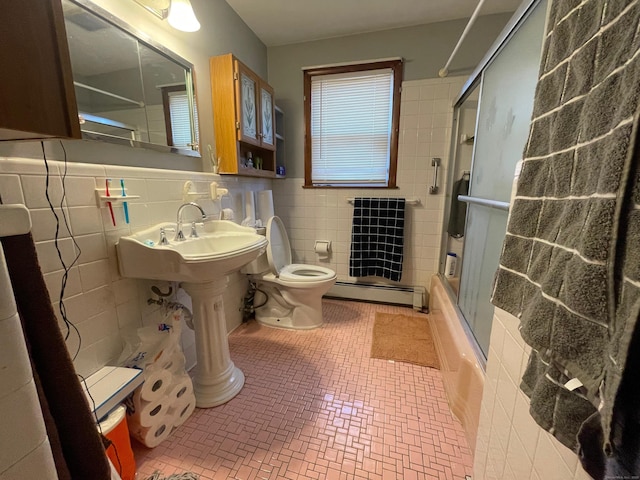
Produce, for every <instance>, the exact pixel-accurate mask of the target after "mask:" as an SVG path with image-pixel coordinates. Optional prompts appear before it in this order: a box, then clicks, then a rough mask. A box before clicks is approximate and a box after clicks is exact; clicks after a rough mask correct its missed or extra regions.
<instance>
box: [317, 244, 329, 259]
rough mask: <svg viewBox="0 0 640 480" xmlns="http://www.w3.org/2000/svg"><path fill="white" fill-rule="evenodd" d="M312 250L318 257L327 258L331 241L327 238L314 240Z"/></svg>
mask: <svg viewBox="0 0 640 480" xmlns="http://www.w3.org/2000/svg"><path fill="white" fill-rule="evenodd" d="M313 251H314V252H316V253H317V254H318V255H319V256H320V258H327V257H328V256H329V254H330V253H331V242H330V241H328V240H316V243H315V245H314V247H313Z"/></svg>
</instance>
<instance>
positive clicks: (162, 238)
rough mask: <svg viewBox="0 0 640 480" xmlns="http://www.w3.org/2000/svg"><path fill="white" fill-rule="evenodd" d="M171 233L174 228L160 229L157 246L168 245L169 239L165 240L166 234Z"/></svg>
mask: <svg viewBox="0 0 640 480" xmlns="http://www.w3.org/2000/svg"><path fill="white" fill-rule="evenodd" d="M167 231H169V232H173V231H175V228H173V227H160V240H159V241H158V245H169V239H168V238H167V234H166V232H167Z"/></svg>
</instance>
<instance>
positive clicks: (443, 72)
mask: <svg viewBox="0 0 640 480" xmlns="http://www.w3.org/2000/svg"><path fill="white" fill-rule="evenodd" d="M483 3H484V0H480V1H479V2H478V5H477V6H476V9H475V10H474V11H473V14H471V18H470V19H469V22H468V23H467V26H466V27H464V30H463V32H462V35H460V39H459V40H458V43H456V46H455V48H454V49H453V52H451V56H450V57H449V60H447V63H446V64H445V66H444V67H442V68H441V69H440V71H439V72H438V76H440V78H444V77H446V76H447V75H449V65H451V61H452V60H453V57H455V56H456V53H458V49H459V48H460V45H462V42H463V41H464V39H465V37H466V36H467V33H469V30H471V27H472V26H473V23H474V22H475V21H476V18H477V17H478V14H479V13H480V8H482V4H483Z"/></svg>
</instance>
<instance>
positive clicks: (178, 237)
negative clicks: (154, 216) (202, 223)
mask: <svg viewBox="0 0 640 480" xmlns="http://www.w3.org/2000/svg"><path fill="white" fill-rule="evenodd" d="M189 206H191V207H195V208H197V209H198V210H200V213H201V214H202V219H203V220H204V219H205V218H207V214H206V213H205V212H204V210H203V209H202V207H201V206H200V205H198V204H197V203H196V202H189V203H185V204H183V205H180V208H178V215H177V218H176V237H175V238H174V239H173V241H174V242H182V241H184V240H186V238H185V237H184V233H182V211H183V210H184V209H185V208H186V207H189ZM192 235H193V228H192Z"/></svg>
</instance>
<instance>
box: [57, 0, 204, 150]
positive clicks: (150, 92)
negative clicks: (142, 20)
mask: <svg viewBox="0 0 640 480" xmlns="http://www.w3.org/2000/svg"><path fill="white" fill-rule="evenodd" d="M62 8H63V11H64V18H65V27H66V30H67V40H68V43H69V53H70V57H71V68H72V70H73V83H74V86H75V92H76V99H77V103H78V114H79V117H80V128H81V130H82V135H83V138H85V139H90V140H101V141H107V142H112V143H119V144H128V145H132V146H136V147H144V148H152V149H156V150H160V151H171V152H175V153H181V154H184V155H192V156H199V153H198V121H197V112H196V108H195V106H196V103H195V98H194V86H193V75H192V70H193V66H192V65H191V64H190V63H188V62H187V61H185V60H184V59H182V58H180V57H178V56H177V55H175V54H174V53H172V52H170V51H168V50H167V49H166V48H164V47H163V46H160V45H155V44H153V42H150V41H148V40H146V41H142V40H140V39H139V38H138V37H139V35H137V32H136V30H135V29H134V28H132V27H130V26H129V25H127V24H125V23H124V22H122V21H121V20H119V19H117V18H115V17H114V16H112V15H111V14H110V13H108V12H106V11H104V10H103V9H101V8H100V7H98V6H96V5H94V4H93V3H91V2H89V1H88V0H62Z"/></svg>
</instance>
